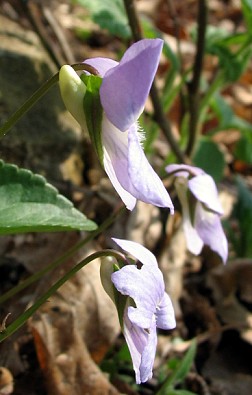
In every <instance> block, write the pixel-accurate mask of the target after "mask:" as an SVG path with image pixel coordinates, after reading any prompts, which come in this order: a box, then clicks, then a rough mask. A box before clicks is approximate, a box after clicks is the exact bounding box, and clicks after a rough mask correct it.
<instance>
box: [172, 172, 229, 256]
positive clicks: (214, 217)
mask: <svg viewBox="0 0 252 395" xmlns="http://www.w3.org/2000/svg"><path fill="white" fill-rule="evenodd" d="M166 171H167V173H169V174H171V173H172V174H173V175H174V176H175V177H176V181H175V187H176V190H177V193H178V197H179V200H180V202H181V206H182V214H183V228H184V232H185V237H186V241H187V247H188V249H189V251H191V252H192V253H193V254H195V255H198V254H199V253H200V252H201V250H202V248H203V245H204V244H206V245H208V246H209V247H210V248H211V249H212V250H213V251H215V252H216V253H217V254H218V255H219V256H220V257H221V258H222V260H223V262H224V263H225V262H226V260H227V257H228V243H227V238H226V236H225V233H224V231H223V229H222V225H221V220H220V217H221V215H222V214H223V210H222V207H221V205H220V202H219V198H218V191H217V188H216V185H215V182H214V180H213V179H212V177H211V176H210V175H208V174H206V173H205V172H204V171H203V170H202V169H200V168H198V167H193V166H189V165H169V166H167V167H166Z"/></svg>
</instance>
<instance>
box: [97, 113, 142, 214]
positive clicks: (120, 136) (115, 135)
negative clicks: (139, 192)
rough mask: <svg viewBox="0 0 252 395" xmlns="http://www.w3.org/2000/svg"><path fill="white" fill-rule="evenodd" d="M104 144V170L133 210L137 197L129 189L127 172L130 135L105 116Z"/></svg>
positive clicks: (103, 127) (103, 125)
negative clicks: (122, 131)
mask: <svg viewBox="0 0 252 395" xmlns="http://www.w3.org/2000/svg"><path fill="white" fill-rule="evenodd" d="M102 143H103V152H104V157H103V165H104V170H105V171H106V173H107V175H108V177H109V179H110V181H111V183H112V185H113V186H114V188H115V190H116V191H117V193H118V194H119V196H120V197H121V199H122V201H123V202H124V204H125V205H126V207H127V209H129V210H133V208H134V207H135V205H136V197H135V196H134V195H132V193H131V192H130V191H129V189H130V188H129V187H128V186H129V185H130V180H129V175H128V171H127V169H128V134H127V133H121V132H120V131H119V130H118V129H117V128H116V127H115V126H114V125H112V123H111V122H109V120H108V119H107V117H106V116H105V115H104V117H103V123H102ZM122 180H123V185H122ZM125 187H126V188H127V190H126V189H125Z"/></svg>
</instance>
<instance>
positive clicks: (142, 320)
mask: <svg viewBox="0 0 252 395" xmlns="http://www.w3.org/2000/svg"><path fill="white" fill-rule="evenodd" d="M128 316H129V319H130V321H131V322H132V323H133V324H135V325H137V326H139V328H143V329H146V328H150V326H151V322H152V320H153V317H154V316H153V312H152V311H150V310H146V309H140V308H137V309H136V308H135V307H132V306H130V307H129V308H128Z"/></svg>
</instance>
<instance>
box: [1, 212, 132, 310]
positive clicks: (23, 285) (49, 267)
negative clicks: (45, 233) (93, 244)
mask: <svg viewBox="0 0 252 395" xmlns="http://www.w3.org/2000/svg"><path fill="white" fill-rule="evenodd" d="M125 210H126V207H125V206H122V207H120V209H119V210H117V211H116V212H115V213H113V214H112V215H111V216H110V217H109V218H107V219H106V220H105V221H104V222H103V223H102V224H101V225H100V226H99V228H98V229H96V230H95V231H93V232H91V233H90V234H89V235H88V236H87V237H86V238H85V239H84V240H81V241H80V242H78V243H76V244H75V245H74V246H73V247H72V248H70V249H69V250H68V251H67V252H65V253H64V254H63V255H62V256H61V257H59V258H58V259H56V260H55V261H53V262H51V263H50V264H49V265H47V266H46V267H44V268H43V269H41V270H40V271H39V272H37V273H35V274H33V275H32V276H30V277H28V278H27V279H26V280H24V281H22V282H21V283H20V284H18V285H17V286H16V287H13V288H11V289H10V290H9V291H8V292H6V293H5V294H4V295H2V296H0V304H2V303H3V302H6V300H8V299H10V298H12V297H13V296H14V295H16V294H17V293H18V292H20V291H22V290H23V289H25V288H27V287H28V286H29V285H31V284H33V283H34V282H36V281H38V280H39V279H40V278H41V277H43V276H44V275H45V274H47V273H49V272H50V271H52V270H53V269H56V268H57V267H58V266H60V265H61V264H62V263H63V262H64V261H66V259H68V258H70V257H71V256H72V255H73V254H74V253H75V252H76V251H78V250H79V249H80V248H81V247H83V246H84V245H85V244H87V243H88V242H89V241H91V240H93V239H94V238H95V237H96V236H98V235H99V234H100V233H102V232H103V231H104V230H105V229H107V228H108V227H109V226H110V225H111V224H112V223H113V222H114V221H115V219H116V218H117V217H118V216H119V215H121V214H122V213H123V212H124V211H125Z"/></svg>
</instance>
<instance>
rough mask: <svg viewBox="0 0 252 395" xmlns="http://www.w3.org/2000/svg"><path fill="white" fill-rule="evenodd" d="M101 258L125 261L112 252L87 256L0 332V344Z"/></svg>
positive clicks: (103, 251) (105, 251)
mask: <svg viewBox="0 0 252 395" xmlns="http://www.w3.org/2000/svg"><path fill="white" fill-rule="evenodd" d="M103 256H113V257H115V258H118V259H120V260H122V259H123V260H125V257H124V255H123V254H122V253H120V252H118V251H114V250H102V251H98V252H95V253H93V254H91V255H89V256H88V257H87V258H85V259H83V260H82V261H81V262H79V263H78V264H77V265H76V266H74V267H73V268H72V269H71V270H69V272H67V273H66V274H65V275H64V276H63V277H62V278H61V279H59V280H58V281H57V282H56V283H55V284H54V285H53V286H52V287H51V288H50V289H49V290H48V291H47V292H45V293H44V294H43V295H42V296H40V298H38V300H37V301H36V302H35V303H34V304H33V305H32V306H31V307H29V308H28V309H27V310H26V311H25V312H24V313H23V314H21V315H20V316H19V317H18V318H17V319H16V320H15V321H13V322H12V323H11V324H10V325H9V326H8V327H7V328H5V329H2V331H0V342H1V341H3V340H4V339H6V338H7V337H9V336H10V335H12V334H13V333H14V332H16V331H17V330H18V329H19V328H20V327H21V326H22V325H24V323H25V322H26V321H27V320H28V319H29V318H30V317H31V316H32V315H33V314H34V313H35V312H36V311H37V310H38V309H39V308H40V307H41V306H42V305H43V304H44V303H45V302H46V301H47V300H48V299H49V298H50V297H51V296H52V295H53V294H54V293H55V292H56V291H57V290H58V289H59V288H60V287H61V286H62V285H63V284H65V282H66V281H68V280H69V279H70V278H71V277H73V276H74V275H75V274H76V273H77V272H78V271H79V270H80V269H82V268H83V267H84V266H86V265H87V264H88V263H89V262H91V261H93V260H95V259H97V258H101V257H103Z"/></svg>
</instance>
